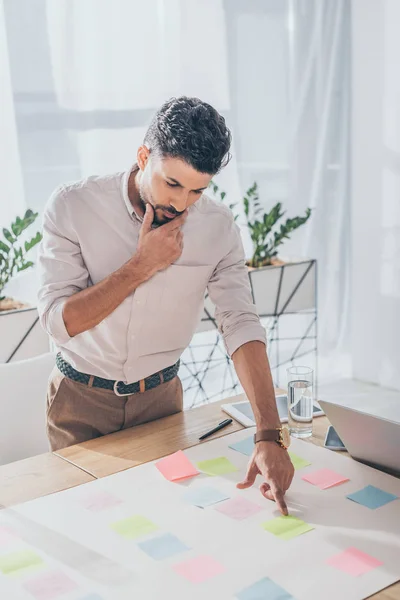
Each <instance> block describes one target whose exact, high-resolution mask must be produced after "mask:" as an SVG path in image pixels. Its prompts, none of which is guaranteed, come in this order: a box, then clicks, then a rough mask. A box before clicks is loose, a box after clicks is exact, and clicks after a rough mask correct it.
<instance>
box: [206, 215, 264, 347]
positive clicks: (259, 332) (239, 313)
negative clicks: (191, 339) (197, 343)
mask: <svg viewBox="0 0 400 600" xmlns="http://www.w3.org/2000/svg"><path fill="white" fill-rule="evenodd" d="M228 237H229V250H228V252H227V254H226V255H225V256H224V258H222V260H221V261H220V262H219V263H218V265H217V267H216V269H215V270H214V273H213V274H212V277H211V279H210V281H209V283H208V293H209V296H210V299H211V301H212V302H213V304H214V305H215V318H216V321H217V324H218V329H219V331H220V332H221V334H222V336H223V340H224V344H225V347H226V350H227V352H228V354H229V356H232V354H233V353H234V352H235V351H236V350H237V349H238V348H239V347H240V346H242V345H243V344H245V343H247V342H251V341H254V340H256V341H260V342H263V343H264V344H265V345H266V344H267V339H266V333H265V329H264V327H263V326H262V324H261V322H260V318H259V316H258V314H257V310H256V307H255V305H254V302H253V298H252V294H251V288H250V281H249V276H248V271H247V266H246V259H245V254H244V249H243V243H242V239H241V236H240V230H239V227H238V226H237V225H236V223H235V221H234V220H233V218H232V221H231V223H230V228H229V231H228Z"/></svg>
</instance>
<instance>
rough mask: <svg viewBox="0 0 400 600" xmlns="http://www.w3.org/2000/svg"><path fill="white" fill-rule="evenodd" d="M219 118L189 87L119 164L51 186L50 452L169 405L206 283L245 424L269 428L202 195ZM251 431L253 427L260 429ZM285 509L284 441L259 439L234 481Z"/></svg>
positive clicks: (259, 342)
mask: <svg viewBox="0 0 400 600" xmlns="http://www.w3.org/2000/svg"><path fill="white" fill-rule="evenodd" d="M230 143H231V134H230V132H229V129H228V128H227V127H226V125H225V120H224V118H223V117H222V116H221V115H219V114H218V112H217V111H216V110H215V109H214V108H212V107H211V106H210V105H209V104H206V103H204V102H201V101H200V100H199V99H197V98H187V97H182V98H178V99H176V98H173V99H171V100H169V101H168V102H166V103H165V104H164V105H163V106H162V107H161V109H160V110H159V111H158V113H157V114H156V115H155V117H154V119H153V121H152V123H151V125H150V127H149V129H148V131H147V133H146V136H145V138H144V142H143V145H142V146H140V148H139V149H138V151H137V164H135V165H134V166H133V168H132V169H131V170H129V172H127V173H117V174H115V175H111V176H107V177H89V178H88V179H86V180H85V181H81V182H78V183H74V184H71V185H65V186H62V187H61V188H60V189H58V190H56V192H55V193H54V194H53V196H52V197H51V199H50V201H49V203H48V205H47V207H46V211H45V214H44V227H43V229H44V230H43V241H42V244H41V247H40V252H39V261H38V262H39V268H40V273H41V289H40V292H39V313H40V318H41V323H42V325H43V327H44V329H45V330H46V331H47V332H48V334H49V335H50V336H51V337H52V339H53V341H54V342H55V344H56V346H57V347H58V348H59V350H60V353H59V354H58V355H57V366H56V367H55V369H54V371H53V373H52V375H51V377H50V381H49V390H48V399H47V427H48V436H49V440H50V444H51V447H52V449H53V450H57V449H59V448H62V447H65V446H69V445H72V444H75V443H79V442H82V441H85V440H88V439H91V438H94V437H97V436H101V435H105V434H107V433H111V432H114V431H117V430H120V429H124V428H127V427H132V426H133V425H138V424H139V423H143V422H146V421H150V420H153V419H157V418H160V417H162V416H165V415H168V414H172V413H175V412H178V411H180V410H182V402H183V392H182V384H181V382H180V379H179V377H178V375H177V373H178V368H179V357H180V356H181V354H182V352H183V351H184V349H185V348H186V347H187V346H188V344H189V342H190V340H191V338H192V336H193V334H194V332H195V329H196V327H197V324H198V321H199V319H200V315H201V312H202V308H203V300H204V294H205V291H206V289H207V288H208V292H209V295H210V298H211V300H212V301H213V302H214V304H215V306H216V319H217V322H218V326H219V329H220V331H221V333H222V335H223V338H224V342H225V345H226V348H227V351H228V352H229V354H230V355H231V357H232V360H233V362H234V366H235V369H236V372H237V374H238V377H239V379H240V381H241V383H242V386H243V388H244V390H245V392H246V394H247V397H248V398H249V400H250V402H251V404H252V407H253V411H254V414H255V418H256V422H257V430H258V431H259V432H264V431H265V430H268V431H267V435H266V437H267V438H269V436H270V434H271V431H272V430H273V431H272V438H271V439H275V434H276V430H277V429H278V428H280V420H279V417H278V413H277V409H276V403H275V398H274V390H273V384H272V378H271V372H270V367H269V363H268V358H267V353H266V347H265V346H266V339H265V331H264V328H263V327H262V325H261V323H260V321H259V318H258V316H257V313H256V309H255V306H254V304H253V303H252V298H251V293H250V287H249V280H248V275H247V267H246V265H245V257H244V251H243V246H242V242H241V238H240V233H239V229H238V227H237V225H236V224H235V222H234V219H233V216H232V214H231V212H230V210H229V209H227V208H226V207H225V206H223V205H221V204H220V203H218V202H215V201H214V200H212V199H210V198H208V197H207V196H206V195H205V194H204V191H205V190H206V189H207V186H208V184H209V182H210V180H211V178H212V177H213V176H214V175H215V174H216V173H218V172H219V171H220V170H221V168H222V167H224V166H225V165H226V164H227V162H228V161H229V158H230V155H229V148H230ZM261 437H263V436H262V435H261ZM259 473H260V474H262V476H263V477H264V478H265V482H264V483H262V484H261V486H260V489H261V492H262V494H263V495H264V496H265V497H266V498H269V499H271V500H275V501H276V502H277V504H278V506H279V508H280V510H281V512H282V513H283V514H287V507H286V504H285V501H284V493H285V492H286V490H287V489H288V488H289V486H290V484H291V481H292V478H293V473H294V470H293V466H292V463H291V461H290V458H289V456H288V454H287V452H286V449H285V448H284V447H282V446H281V445H279V443H276V441H259V442H257V444H256V447H255V451H254V454H253V456H252V458H251V460H250V463H249V469H248V473H247V476H246V479H245V481H243V482H242V483H240V484H238V487H240V488H245V487H249V486H251V485H252V484H253V483H254V481H255V478H256V475H257V474H259Z"/></svg>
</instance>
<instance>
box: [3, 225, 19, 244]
mask: <svg viewBox="0 0 400 600" xmlns="http://www.w3.org/2000/svg"><path fill="white" fill-rule="evenodd" d="M3 235H4V237H5V238H6V240H7V242H10V244H13V243H14V242H16V241H17V240H16V239H15V238H14V237H13V236H12V235H11V232H10V231H9V230H8V229H6V228H5V227H4V229H3Z"/></svg>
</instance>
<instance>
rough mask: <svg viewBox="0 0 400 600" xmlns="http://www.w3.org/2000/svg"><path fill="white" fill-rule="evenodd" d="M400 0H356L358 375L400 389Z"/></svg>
mask: <svg viewBox="0 0 400 600" xmlns="http://www.w3.org/2000/svg"><path fill="white" fill-rule="evenodd" d="M399 29H400V2H399V1H398V0H353V2H352V46H353V48H352V158H351V163H352V165H351V166H352V170H351V172H352V239H353V247H352V254H353V256H352V298H353V305H352V338H353V341H352V346H353V375H354V377H355V378H357V379H362V380H365V381H370V382H372V383H376V384H380V385H383V386H386V387H392V388H396V389H400V37H399V35H398V31H399Z"/></svg>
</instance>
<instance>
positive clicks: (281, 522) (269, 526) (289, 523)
mask: <svg viewBox="0 0 400 600" xmlns="http://www.w3.org/2000/svg"><path fill="white" fill-rule="evenodd" d="M262 527H263V528H264V529H265V530H266V531H269V532H270V533H273V534H274V535H276V536H277V537H279V538H281V540H291V539H292V538H294V537H297V536H298V535H301V534H302V533H307V531H312V530H313V529H314V527H312V526H311V525H309V524H308V523H306V522H305V521H302V520H301V519H298V518H297V517H292V516H291V515H288V516H287V517H283V516H282V517H277V518H276V519H272V520H271V521H266V522H265V523H263V524H262Z"/></svg>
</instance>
